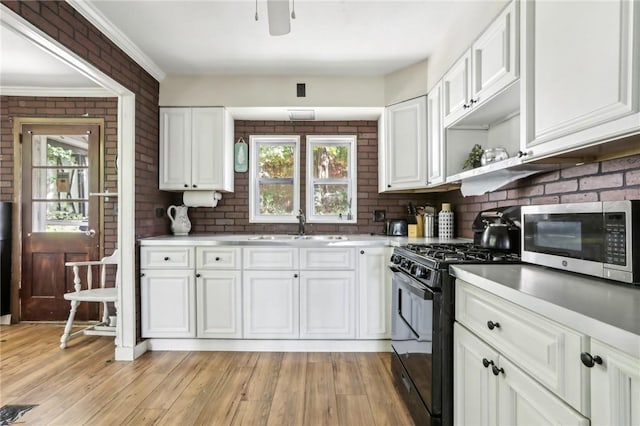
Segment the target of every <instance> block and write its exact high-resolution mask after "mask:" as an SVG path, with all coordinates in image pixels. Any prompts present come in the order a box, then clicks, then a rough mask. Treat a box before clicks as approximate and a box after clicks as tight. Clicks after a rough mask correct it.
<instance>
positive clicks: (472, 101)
mask: <svg viewBox="0 0 640 426" xmlns="http://www.w3.org/2000/svg"><path fill="white" fill-rule="evenodd" d="M469 102H470V105H473V104H475V103H478V100H477V99H471V100H470V101H469Z"/></svg>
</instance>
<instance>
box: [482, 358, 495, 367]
mask: <svg viewBox="0 0 640 426" xmlns="http://www.w3.org/2000/svg"><path fill="white" fill-rule="evenodd" d="M482 365H484V368H489V366H490V365H494V364H493V361H489V360H488V359H486V358H482Z"/></svg>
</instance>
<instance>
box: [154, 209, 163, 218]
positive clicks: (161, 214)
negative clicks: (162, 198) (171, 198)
mask: <svg viewBox="0 0 640 426" xmlns="http://www.w3.org/2000/svg"><path fill="white" fill-rule="evenodd" d="M155 213H156V217H164V207H156V210H155Z"/></svg>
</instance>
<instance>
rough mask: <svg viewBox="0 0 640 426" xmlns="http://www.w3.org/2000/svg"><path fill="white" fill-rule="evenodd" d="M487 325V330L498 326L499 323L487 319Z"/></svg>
mask: <svg viewBox="0 0 640 426" xmlns="http://www.w3.org/2000/svg"><path fill="white" fill-rule="evenodd" d="M487 327H489V330H493V329H494V328H500V323H498V322H493V321H487Z"/></svg>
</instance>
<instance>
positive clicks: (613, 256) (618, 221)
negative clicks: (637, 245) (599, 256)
mask: <svg viewBox="0 0 640 426" xmlns="http://www.w3.org/2000/svg"><path fill="white" fill-rule="evenodd" d="M604 235H605V240H604V255H605V259H604V260H605V262H606V263H609V264H612V265H622V266H624V265H626V264H627V227H626V215H625V213H624V212H619V213H605V215H604Z"/></svg>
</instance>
